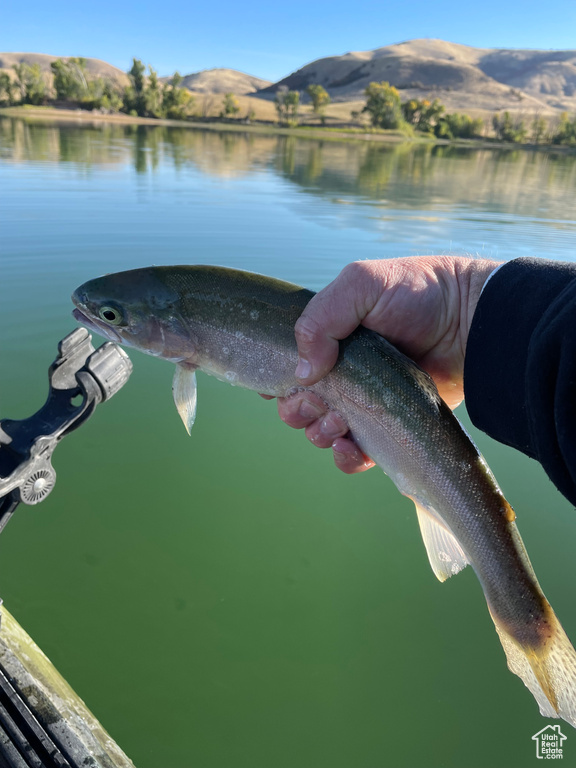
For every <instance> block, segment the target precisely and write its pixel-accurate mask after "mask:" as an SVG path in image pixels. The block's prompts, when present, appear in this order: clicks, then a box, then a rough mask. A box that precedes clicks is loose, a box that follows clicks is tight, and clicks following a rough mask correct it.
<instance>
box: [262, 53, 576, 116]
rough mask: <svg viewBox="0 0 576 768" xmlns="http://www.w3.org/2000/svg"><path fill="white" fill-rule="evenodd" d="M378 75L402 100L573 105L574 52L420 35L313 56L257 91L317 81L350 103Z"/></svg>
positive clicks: (464, 105) (473, 105)
mask: <svg viewBox="0 0 576 768" xmlns="http://www.w3.org/2000/svg"><path fill="white" fill-rule="evenodd" d="M382 80H387V81H388V82H389V83H391V84H392V85H395V86H396V87H397V88H398V89H399V90H401V91H402V98H403V100H406V99H408V98H412V97H416V98H422V97H423V96H424V95H426V96H429V97H432V98H435V97H438V98H439V99H440V100H441V101H442V102H443V103H444V104H446V106H448V107H449V108H451V109H472V110H474V109H490V110H497V109H503V108H506V109H510V108H512V109H517V110H522V111H530V112H534V111H538V110H542V111H552V110H559V109H561V110H570V111H574V110H576V50H573V51H541V50H514V49H500V48H472V47H470V46H467V45H459V44H457V43H448V42H445V41H443V40H427V39H426V40H409V41H407V42H404V43H397V44H395V45H389V46H386V47H384V48H377V49H375V50H373V51H359V52H352V53H346V54H344V55H343V56H332V57H328V58H323V59H317V60H316V61H313V62H312V63H311V64H307V65H306V66H305V67H302V68H301V69H299V70H297V71H296V72H293V73H292V74H291V75H289V76H288V77H286V78H284V79H283V80H281V81H280V82H278V83H275V84H274V85H272V86H269V87H268V88H266V89H262V90H261V91H259V93H258V95H262V96H266V97H268V98H269V97H271V96H272V95H273V93H274V92H275V91H276V89H277V88H278V87H279V86H283V85H284V86H287V87H288V88H290V89H292V90H299V91H302V90H304V89H305V88H306V86H308V85H310V84H311V83H319V84H320V85H323V86H324V88H326V90H327V91H328V92H329V93H330V95H331V97H332V100H333V101H354V100H358V99H362V98H363V95H364V93H363V92H364V89H365V88H366V86H367V85H368V84H369V83H370V82H372V81H376V82H380V81H382Z"/></svg>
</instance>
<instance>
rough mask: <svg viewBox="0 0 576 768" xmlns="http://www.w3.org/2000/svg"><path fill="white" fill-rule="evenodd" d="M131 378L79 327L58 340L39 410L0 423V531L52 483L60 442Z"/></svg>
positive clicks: (120, 359) (124, 364)
mask: <svg viewBox="0 0 576 768" xmlns="http://www.w3.org/2000/svg"><path fill="white" fill-rule="evenodd" d="M131 373H132V363H131V361H130V358H129V357H128V355H127V354H126V352H124V350H123V349H121V348H120V347H119V346H118V345H117V344H113V343H112V342H110V341H108V342H106V343H105V344H102V346H101V347H99V348H98V349H97V350H95V349H94V347H93V346H92V337H91V335H90V334H89V333H88V331H87V330H86V329H85V328H77V329H76V330H75V331H72V333H70V334H68V336H66V337H65V338H64V339H62V341H61V342H60V343H59V344H58V357H57V358H56V360H55V361H54V362H53V363H52V365H51V366H50V369H49V371H48V378H49V384H50V391H49V393H48V398H47V400H46V402H45V403H44V405H43V406H42V408H40V410H39V411H37V412H36V413H35V414H34V415H33V416H30V417H29V418H27V419H23V420H21V421H15V420H13V419H3V420H2V421H0V532H1V531H2V530H3V529H4V528H5V526H6V524H7V523H8V520H9V519H10V518H11V517H12V515H13V513H14V510H15V509H16V507H17V506H18V505H19V504H20V503H22V504H27V505H33V504H38V503H39V502H41V501H44V499H45V498H46V497H47V496H48V494H49V493H50V491H52V489H53V488H54V485H55V483H56V472H55V471H54V467H53V466H52V462H51V459H52V454H53V452H54V449H55V448H56V446H57V445H58V443H59V442H60V440H62V438H64V437H66V435H69V434H70V432H72V431H74V430H75V429H77V428H78V427H79V426H80V425H81V424H83V423H84V422H85V421H86V420H87V419H89V418H90V416H92V414H93V413H94V410H95V408H96V406H97V405H99V404H100V403H103V402H105V401H106V400H110V398H111V397H112V396H113V395H115V394H116V392H118V390H120V389H121V388H122V387H123V386H124V384H125V383H126V382H127V381H128V378H129V377H130V374H131Z"/></svg>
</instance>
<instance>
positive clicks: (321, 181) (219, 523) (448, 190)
mask: <svg viewBox="0 0 576 768" xmlns="http://www.w3.org/2000/svg"><path fill="white" fill-rule="evenodd" d="M575 187H576V158H574V157H571V156H564V155H554V154H549V153H537V154H533V153H525V152H510V151H506V152H505V151H485V150H483V151H469V150H461V149H452V148H432V147H422V146H419V147H410V146H406V147H403V146H400V147H398V146H394V147H388V146H381V145H371V144H368V143H337V142H324V143H323V142H319V141H311V140H305V139H299V140H295V139H292V138H286V137H276V136H255V135H248V134H247V135H239V134H227V133H215V132H202V131H194V130H181V129H164V128H160V127H158V128H143V127H139V128H134V127H129V128H125V127H120V126H112V125H100V126H98V125H93V126H91V125H81V126H75V125H70V124H69V125H64V124H63V125H54V124H49V123H25V122H23V121H19V120H7V119H3V120H0V199H1V207H0V269H1V272H0V274H1V278H2V279H1V281H0V356H1V361H2V366H1V367H0V416H1V417H7V416H10V417H12V418H23V417H25V416H27V415H29V414H30V413H32V412H33V411H34V410H36V409H37V408H38V407H39V406H40V405H41V403H42V402H43V399H44V397H45V393H46V371H47V367H48V365H49V363H50V362H51V361H52V359H53V358H54V356H55V353H56V345H57V342H58V341H59V340H60V338H62V337H63V336H64V335H65V334H66V333H67V332H69V331H70V330H72V328H73V327H74V325H75V324H74V321H73V320H72V319H71V317H70V312H71V309H72V306H71V303H70V301H69V295H70V293H71V291H72V290H73V289H74V288H75V287H76V286H77V285H79V284H80V283H81V282H83V281H84V280H86V279H88V278H90V277H94V276H95V275H98V274H102V273H104V272H109V271H113V270H119V269H127V268H131V267H136V266H142V265H145V264H151V263H155V264H169V263H194V262H196V263H208V264H224V265H228V266H234V267H240V268H244V269H249V270H255V271H260V272H265V273H268V274H270V275H274V276H277V277H281V278H284V279H288V280H292V281H294V282H298V283H301V284H303V285H306V286H308V287H310V288H313V289H318V288H320V287H322V286H323V285H325V284H326V283H327V282H328V281H329V280H330V279H331V278H333V277H334V276H335V275H336V274H337V273H338V271H339V270H340V269H341V268H342V267H343V266H344V265H345V264H346V263H348V262H349V261H351V260H353V259H357V258H389V257H392V256H399V255H410V254H422V253H462V252H468V253H478V254H480V255H484V256H490V257H495V258H501V259H508V258H514V257H517V256H522V255H529V254H536V255H541V256H546V257H549V258H556V259H564V260H573V259H574V257H575V254H576V248H575V245H576V219H575V214H574V203H573V201H574V193H575ZM95 341H96V339H95ZM98 343H99V342H98ZM132 359H133V362H134V373H133V375H132V378H131V380H130V382H129V383H128V385H127V386H126V387H125V388H124V389H123V390H122V391H121V392H120V393H119V394H118V395H117V396H116V397H115V398H114V399H113V400H112V401H111V402H110V403H107V404H105V405H103V406H102V407H101V408H100V409H99V410H98V411H97V413H96V415H95V416H94V418H93V419H92V420H91V421H90V422H89V423H88V424H86V425H85V426H84V427H83V428H82V429H81V430H79V431H78V432H77V433H75V434H74V435H72V436H70V437H69V438H67V439H66V440H65V441H64V442H63V443H62V445H61V446H60V447H59V448H58V450H57V451H56V453H55V460H54V464H55V466H56V471H57V472H58V482H57V485H56V488H55V490H54V491H53V493H52V494H51V496H50V497H49V498H48V499H47V500H46V501H45V502H44V503H42V504H41V505H39V506H38V507H36V508H24V507H21V508H20V509H19V510H18V512H17V514H16V515H15V517H14V519H13V520H12V521H11V522H10V524H9V526H8V528H7V529H6V531H5V533H4V534H3V535H2V537H1V540H0V595H1V596H2V597H3V598H4V600H5V601H6V604H7V605H8V606H9V608H10V610H11V611H12V612H13V613H14V614H15V616H16V617H17V618H18V620H19V621H20V622H21V623H22V624H23V626H24V627H25V628H26V629H27V631H28V632H29V633H30V634H31V635H32V637H33V638H34V639H35V640H36V641H37V642H38V643H39V645H40V646H41V647H42V648H43V650H44V651H45V652H46V653H47V654H48V656H49V657H50V658H51V659H52V661H53V662H54V663H55V664H56V666H57V667H58V668H59V669H60V671H61V672H62V673H63V674H64V676H65V677H66V678H67V679H68V681H69V682H70V683H71V684H72V685H73V686H74V688H75V689H76V690H77V691H78V693H79V694H80V695H81V696H82V697H83V698H84V699H85V701H86V702H87V704H88V705H89V707H90V708H91V709H92V710H93V711H94V713H95V714H96V715H97V716H98V717H99V718H100V720H101V721H102V723H103V724H104V726H105V727H106V728H107V729H108V730H109V732H110V733H111V734H112V735H113V736H114V738H115V739H116V740H117V741H118V742H119V743H120V745H121V746H122V747H123V748H124V750H125V751H126V752H127V753H128V754H129V755H130V756H131V757H132V759H133V760H134V761H135V763H136V764H137V765H138V766H140V767H142V768H192V766H194V767H196V766H198V767H201V768H242V767H243V766H246V767H248V766H249V767H250V768H272V767H274V768H385V767H388V766H390V767H391V768H421V767H422V768H425V767H426V768H456V767H458V768H462V767H464V768H468V767H469V768H475V767H476V766H478V768H485V767H486V766H492V767H493V768H500V767H502V768H524V767H525V766H530V765H537V759H536V752H535V742H533V741H532V740H531V737H532V735H533V734H534V733H535V732H536V731H538V730H540V728H542V727H543V726H544V725H546V722H547V721H546V720H544V719H542V718H541V717H540V716H539V714H538V710H537V706H536V704H535V702H534V700H533V699H532V696H531V695H530V694H529V693H528V691H527V690H526V689H525V688H524V686H523V685H522V683H521V682H520V681H519V679H518V678H516V677H515V676H513V675H512V674H511V673H509V672H508V671H507V669H506V662H505V658H504V653H503V651H502V649H501V647H500V643H499V641H498V639H497V636H496V633H495V632H494V629H493V626H492V622H491V620H490V618H489V615H488V612H487V609H486V606H485V603H484V600H483V597H482V594H481V590H480V587H479V585H478V583H477V581H476V579H475V577H474V574H473V573H472V571H471V569H467V570H466V571H465V572H464V573H462V574H461V575H459V576H458V577H457V578H455V579H452V580H450V581H449V582H447V583H446V584H443V585H441V584H440V583H439V582H437V581H436V579H435V578H434V576H433V574H432V572H431V570H430V567H429V565H428V562H427V558H426V555H425V552H424V547H423V544H422V542H421V540H420V535H419V532H418V526H417V522H416V517H415V514H414V510H413V506H412V504H411V502H409V501H407V500H406V499H404V498H402V497H401V496H400V495H399V494H398V492H397V491H396V490H395V488H394V487H393V486H392V484H391V483H390V481H389V480H388V479H387V478H386V477H385V476H383V474H382V473H381V472H380V471H379V470H373V471H371V472H369V473H366V474H365V475H362V476H355V477H347V476H344V475H342V474H340V473H338V472H337V471H336V470H335V469H334V468H333V466H332V461H331V457H330V454H329V452H328V451H326V452H323V451H319V450H318V449H316V448H313V447H312V446H311V445H310V444H308V443H307V441H306V440H305V439H304V436H303V435H302V434H300V433H297V432H294V431H292V430H290V429H288V428H287V427H286V426H284V425H283V424H282V423H281V422H280V421H279V420H278V419H277V418H276V416H275V406H274V403H272V402H265V401H263V400H261V399H260V398H258V397H257V396H256V395H254V394H253V393H250V392H244V391H241V390H238V389H233V388H231V387H228V386H226V385H225V384H222V383H219V382H217V381H214V380H211V379H208V378H206V377H201V380H200V381H199V390H200V391H199V407H198V419H197V422H196V425H195V427H194V430H193V434H192V437H190V438H189V437H188V436H187V435H186V434H185V432H184V429H183V427H182V425H181V423H180V420H179V418H178V416H177V414H176V412H175V409H174V407H173V405H172V402H171V392H170V384H171V378H172V369H171V366H169V365H168V364H166V363H162V362H160V361H158V360H154V359H152V358H146V357H145V356H143V355H138V354H137V353H134V354H133V355H132ZM473 434H474V437H475V439H476V440H477V442H478V443H479V444H480V446H481V448H482V450H483V451H484V453H485V455H486V457H487V459H488V461H489V463H490V465H491V466H492V468H493V469H494V471H495V473H496V475H497V477H498V479H499V481H500V483H501V484H502V486H503V489H504V491H505V493H506V495H507V496H508V498H509V500H510V502H511V503H512V504H513V505H514V507H515V508H516V510H517V513H518V518H519V525H520V530H521V532H522V534H523V536H524V539H525V541H526V544H527V547H528V550H529V552H530V554H531V557H532V559H533V562H534V566H535V568H536V571H537V573H538V575H539V578H540V581H541V583H542V585H543V587H544V589H545V591H546V593H547V595H548V597H549V598H550V600H551V602H552V604H553V605H554V607H555V609H556V611H557V613H558V615H559V616H560V618H561V620H562V622H563V624H564V626H565V628H566V630H567V632H568V634H570V635H571V636H572V638H573V639H576V608H575V605H574V590H573V584H574V580H575V578H576V564H575V561H574V556H573V552H574V547H575V544H576V514H575V512H574V510H573V509H572V508H571V506H570V505H569V504H568V503H567V502H566V501H565V500H563V499H562V497H560V495H559V494H558V493H557V492H556V491H555V489H554V488H553V486H552V485H551V484H550V483H549V481H548V480H547V479H546V477H545V476H544V474H543V472H542V471H541V470H540V468H539V467H538V466H537V465H536V464H535V463H534V462H532V461H530V460H528V459H526V458H524V457H522V456H520V455H518V454H517V453H515V452H514V451H512V450H509V449H506V448H504V447H502V446H499V445H498V444H496V443H494V442H493V441H490V440H489V439H488V438H486V437H484V436H482V435H480V434H478V433H477V432H476V431H473ZM562 730H563V732H564V733H565V734H566V735H567V736H568V740H567V742H565V745H564V749H565V757H564V760H563V765H576V733H575V732H574V730H573V729H572V728H571V727H570V726H568V725H562Z"/></svg>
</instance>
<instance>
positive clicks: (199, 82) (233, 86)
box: [162, 69, 271, 96]
mask: <svg viewBox="0 0 576 768" xmlns="http://www.w3.org/2000/svg"><path fill="white" fill-rule="evenodd" d="M162 79H163V80H164V79H165V78H162ZM182 85H183V86H184V87H185V88H188V90H189V91H193V92H194V93H234V94H236V95H237V96H240V95H244V94H246V93H254V91H258V90H261V89H263V88H267V87H268V86H270V85H271V83H270V80H263V79H262V78H260V77H253V76H252V75H247V74H245V73H244V72H238V71H237V70H235V69H204V70H203V71H202V72H193V73H192V74H190V75H184V80H183V81H182Z"/></svg>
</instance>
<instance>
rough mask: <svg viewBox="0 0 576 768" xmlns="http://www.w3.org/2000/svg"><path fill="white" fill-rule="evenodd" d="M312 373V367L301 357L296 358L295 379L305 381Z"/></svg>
mask: <svg viewBox="0 0 576 768" xmlns="http://www.w3.org/2000/svg"><path fill="white" fill-rule="evenodd" d="M311 373H312V366H311V365H310V363H309V362H308V360H304V358H303V357H299V358H298V365H297V366H296V378H297V379H307V378H308V377H309V376H310V374H311Z"/></svg>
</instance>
